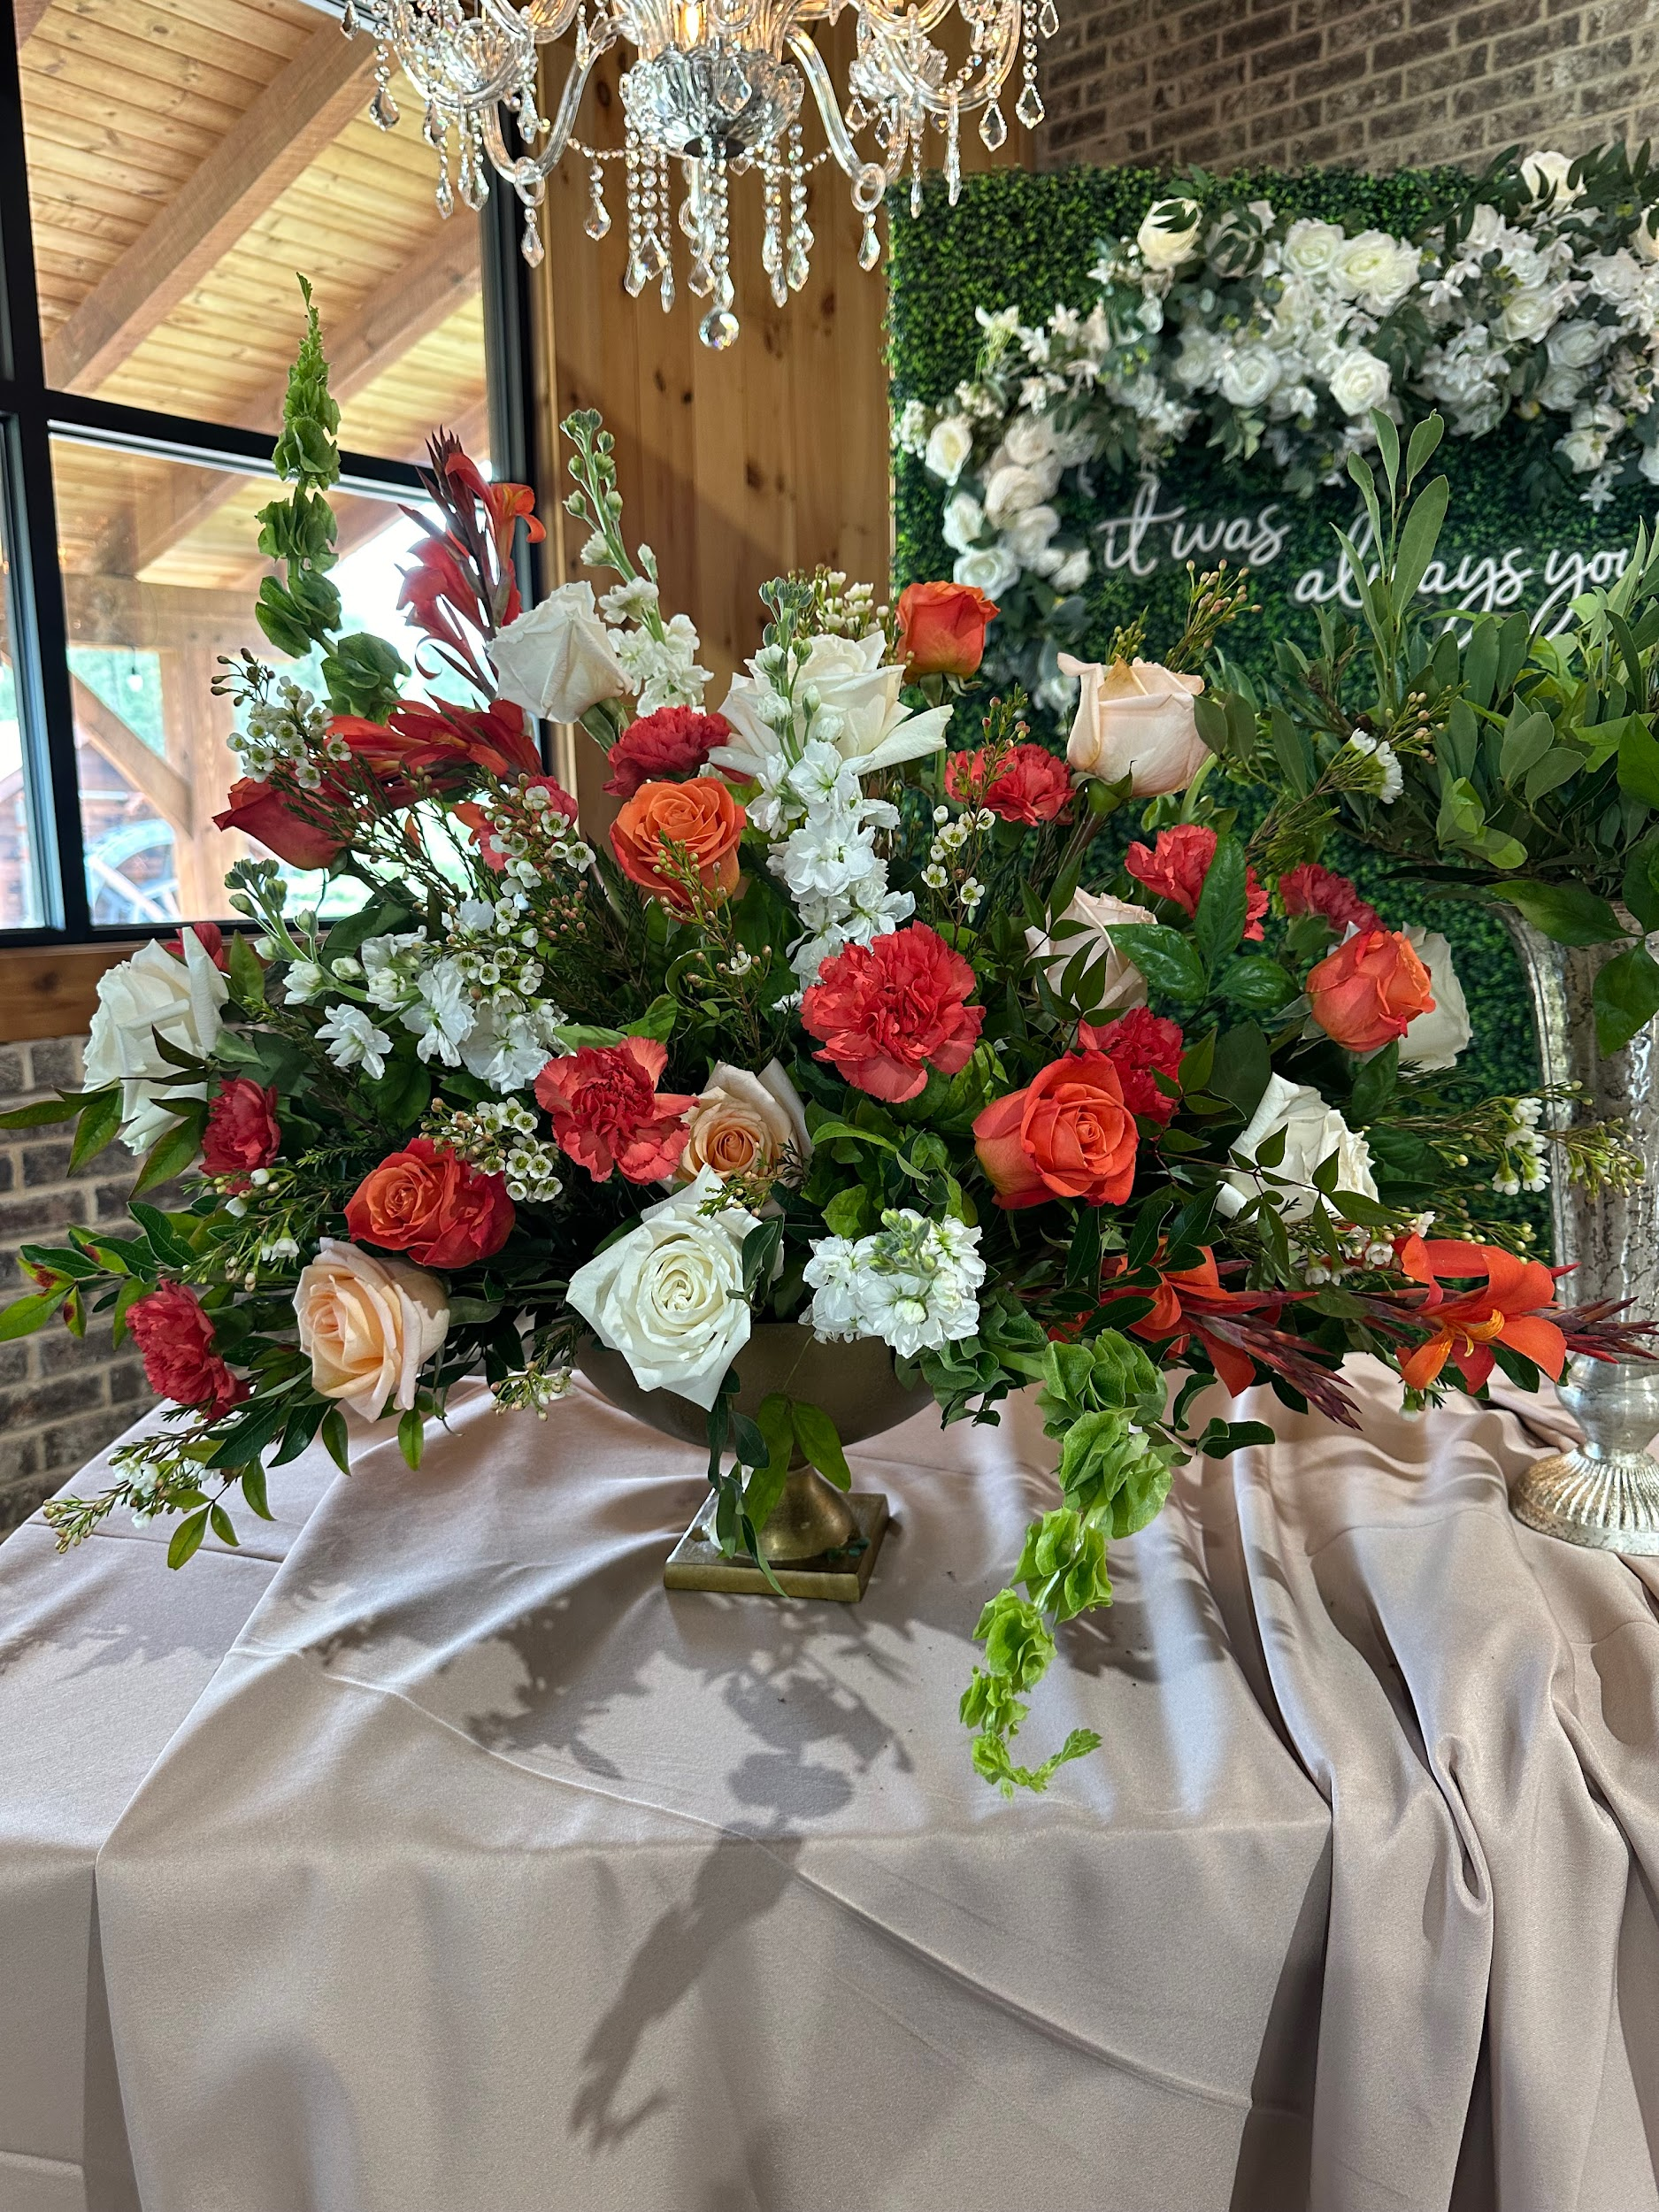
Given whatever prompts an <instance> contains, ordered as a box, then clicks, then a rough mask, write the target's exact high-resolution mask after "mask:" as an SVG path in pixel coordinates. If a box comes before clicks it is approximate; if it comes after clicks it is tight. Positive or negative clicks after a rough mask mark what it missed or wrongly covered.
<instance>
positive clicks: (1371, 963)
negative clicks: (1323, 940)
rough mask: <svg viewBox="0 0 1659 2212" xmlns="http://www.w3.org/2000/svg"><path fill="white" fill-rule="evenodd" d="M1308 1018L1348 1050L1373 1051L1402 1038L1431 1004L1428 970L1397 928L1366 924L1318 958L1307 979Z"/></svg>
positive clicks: (1432, 996)
mask: <svg viewBox="0 0 1659 2212" xmlns="http://www.w3.org/2000/svg"><path fill="white" fill-rule="evenodd" d="M1308 998H1309V1002H1310V1005H1311V1006H1312V1008H1313V1018H1314V1019H1315V1021H1317V1023H1318V1025H1319V1026H1320V1028H1321V1029H1323V1030H1324V1032H1325V1034H1326V1036H1327V1037H1331V1038H1333V1039H1334V1040H1335V1041H1336V1042H1337V1043H1338V1044H1340V1045H1345V1046H1346V1047H1347V1048H1348V1051H1350V1052H1375V1051H1376V1050H1377V1049H1378V1048H1379V1046H1382V1045H1386V1044H1388V1043H1391V1042H1392V1041H1393V1040H1394V1038H1396V1037H1403V1036H1404V1035H1405V1033H1406V1031H1407V1029H1408V1028H1409V1026H1410V1025H1411V1023H1412V1022H1414V1021H1415V1020H1416V1019H1417V1016H1418V1015H1419V1014H1426V1013H1428V1012H1429V1011H1430V1010H1432V1007H1433V1004H1434V994H1433V992H1432V989H1431V988H1430V986H1429V972H1428V970H1427V969H1426V968H1425V966H1424V964H1423V963H1422V962H1421V961H1420V960H1419V959H1418V958H1417V953H1416V951H1415V950H1414V949H1413V948H1412V946H1411V944H1410V942H1409V940H1408V939H1407V938H1405V937H1402V935H1401V934H1400V933H1399V932H1398V931H1397V930H1392V929H1365V930H1361V931H1360V932H1359V933H1358V934H1357V935H1356V936H1353V937H1350V938H1348V941H1347V942H1346V943H1344V944H1340V945H1339V946H1338V947H1337V949H1336V950H1335V951H1334V952H1333V953H1331V954H1329V955H1327V956H1326V957H1325V959H1323V960H1322V961H1320V963H1319V964H1318V966H1317V968H1315V969H1314V971H1313V972H1312V973H1311V974H1310V976H1309V978H1308Z"/></svg>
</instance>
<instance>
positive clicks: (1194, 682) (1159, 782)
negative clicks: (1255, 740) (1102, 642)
mask: <svg viewBox="0 0 1659 2212" xmlns="http://www.w3.org/2000/svg"><path fill="white" fill-rule="evenodd" d="M1058 662H1059V667H1060V672H1061V674H1062V675H1064V676H1075V677H1077V678H1078V679H1079V684H1080V686H1081V688H1080V690H1079V695H1078V703H1077V713H1076V715H1075V716H1074V717H1073V718H1072V722H1071V736H1070V737H1069V738H1068V739H1067V741H1066V748H1065V757H1066V759H1067V761H1068V762H1069V763H1070V764H1071V766H1072V767H1073V768H1076V769H1079V770H1080V771H1081V772H1082V773H1083V774H1084V775H1087V776H1098V777H1099V779H1100V780H1101V781H1102V783H1117V782H1118V780H1120V779H1121V778H1122V777H1124V776H1133V779H1134V781H1133V783H1132V784H1131V785H1130V791H1131V793H1132V795H1133V796H1134V797H1135V798H1137V799H1150V798H1156V797H1157V796H1158V795H1160V794H1161V793H1163V792H1165V791H1182V790H1185V789H1186V787H1187V785H1188V784H1189V783H1190V782H1191V781H1192V780H1193V778H1194V775H1195V774H1196V773H1197V772H1198V770H1199V768H1200V767H1201V766H1202V764H1203V762H1204V761H1205V760H1206V759H1207V758H1208V757H1209V749H1208V748H1207V747H1206V745H1205V743H1204V741H1203V740H1202V738H1201V737H1200V736H1199V734H1198V725H1197V721H1196V719H1195V718H1194V710H1193V701H1194V699H1195V698H1196V697H1197V695H1198V694H1199V693H1200V692H1201V691H1202V689H1203V687H1204V680H1203V678H1202V676H1178V675H1176V674H1174V673H1172V672H1171V670H1169V669H1167V668H1164V667H1162V666H1161V665H1160V664H1158V663H1157V662H1156V661H1140V660H1138V661H1114V662H1113V663H1112V664H1111V666H1110V668H1105V667H1102V665H1101V664H1100V663H1099V662H1098V661H1080V660H1076V659H1074V658H1073V657H1072V656H1071V654H1070V653H1062V654H1060V655H1059V656H1058Z"/></svg>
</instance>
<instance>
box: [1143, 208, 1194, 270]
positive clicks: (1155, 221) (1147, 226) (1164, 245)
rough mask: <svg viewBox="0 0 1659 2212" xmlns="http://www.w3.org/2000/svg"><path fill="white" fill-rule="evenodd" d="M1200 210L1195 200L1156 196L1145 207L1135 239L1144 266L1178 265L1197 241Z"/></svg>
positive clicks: (1165, 266)
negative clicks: (1166, 198) (1156, 198)
mask: <svg viewBox="0 0 1659 2212" xmlns="http://www.w3.org/2000/svg"><path fill="white" fill-rule="evenodd" d="M1202 221H1203V214H1202V211H1201V209H1200V207H1199V205H1198V203H1197V201H1196V200H1156V201H1154V203H1153V204H1152V205H1151V206H1150V207H1149V208H1148V210H1147V212H1146V216H1145V218H1144V219H1143V220H1142V222H1141V227H1140V229H1139V230H1138V231H1137V232H1136V233H1135V243H1136V245H1137V246H1139V247H1140V249H1141V259H1142V260H1143V261H1144V262H1145V263H1146V265H1147V266H1148V269H1157V270H1160V271H1162V270H1166V269H1179V267H1180V265H1181V264H1182V262H1183V261H1185V260H1187V257H1189V255H1190V254H1191V253H1192V250H1193V248H1194V246H1195V245H1196V244H1197V242H1198V232H1199V227H1200V226H1201V224H1202Z"/></svg>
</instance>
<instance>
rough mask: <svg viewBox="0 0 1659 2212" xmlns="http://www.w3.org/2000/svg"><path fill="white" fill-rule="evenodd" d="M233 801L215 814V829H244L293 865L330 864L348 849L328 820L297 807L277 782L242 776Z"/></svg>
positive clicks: (233, 790) (234, 788) (232, 793)
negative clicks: (263, 781) (258, 780)
mask: <svg viewBox="0 0 1659 2212" xmlns="http://www.w3.org/2000/svg"><path fill="white" fill-rule="evenodd" d="M228 797H229V800H230V803H229V805H228V806H227V808H226V809H225V811H224V812H223V813H222V814H216V815H215V816H214V817H213V826H214V828H215V829H222V830H240V831H241V832H242V834H243V836H244V837H251V838H252V839H253V840H254V841H255V843H256V844H259V845H263V846H264V847H265V850H266V851H267V852H273V853H274V854H275V855H276V856H277V858H278V859H279V860H286V861H287V862H288V865H289V866H290V867H291V868H326V866H327V865H328V864H329V862H330V861H331V860H333V859H334V858H335V857H336V856H338V855H339V854H341V853H342V852H343V851H344V850H345V847H346V841H345V839H344V838H343V837H336V836H335V834H334V831H333V829H332V828H330V827H329V826H327V824H326V821H323V820H318V819H315V818H312V817H311V816H310V815H306V814H302V813H299V812H298V811H296V808H295V807H294V806H293V805H292V804H290V803H289V802H288V800H287V799H285V798H282V797H281V796H280V795H279V794H278V792H277V790H276V787H275V786H274V785H273V784H268V783H258V782H256V781H255V780H254V779H253V778H252V777H251V776H241V777H238V779H237V780H236V781H235V782H234V784H232V786H231V787H230V791H229V794H228Z"/></svg>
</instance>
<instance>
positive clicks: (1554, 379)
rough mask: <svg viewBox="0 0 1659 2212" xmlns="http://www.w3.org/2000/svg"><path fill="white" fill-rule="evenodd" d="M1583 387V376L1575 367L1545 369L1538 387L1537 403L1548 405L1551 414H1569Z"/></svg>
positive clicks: (1576, 403)
mask: <svg viewBox="0 0 1659 2212" xmlns="http://www.w3.org/2000/svg"><path fill="white" fill-rule="evenodd" d="M1583 389H1584V378H1583V376H1582V375H1581V374H1580V373H1579V372H1578V370H1577V369H1563V368H1552V369H1549V370H1547V371H1546V372H1545V375H1544V380H1543V382H1542V383H1541V384H1540V386H1539V388H1538V403H1539V405H1540V407H1548V409H1549V411H1551V413H1552V414H1556V415H1570V414H1571V412H1572V411H1573V409H1574V408H1575V407H1576V406H1577V405H1578V395H1579V393H1580V392H1582V391H1583Z"/></svg>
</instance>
